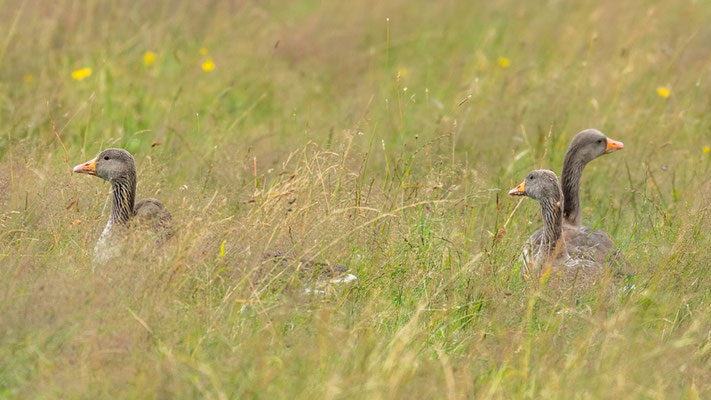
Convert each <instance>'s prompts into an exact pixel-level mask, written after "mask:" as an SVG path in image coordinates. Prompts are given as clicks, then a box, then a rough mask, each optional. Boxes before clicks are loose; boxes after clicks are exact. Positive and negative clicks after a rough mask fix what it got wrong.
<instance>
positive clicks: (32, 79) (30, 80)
mask: <svg viewBox="0 0 711 400" xmlns="http://www.w3.org/2000/svg"><path fill="white" fill-rule="evenodd" d="M25 83H26V84H28V85H31V84H33V83H35V76H34V75H32V74H25Z"/></svg>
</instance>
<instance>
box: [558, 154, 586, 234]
mask: <svg viewBox="0 0 711 400" xmlns="http://www.w3.org/2000/svg"><path fill="white" fill-rule="evenodd" d="M586 164H587V163H586V162H584V161H583V160H581V159H580V158H579V157H577V152H576V151H574V149H571V150H570V151H568V153H567V154H566V156H565V161H564V162H563V171H562V174H561V186H562V189H563V198H564V200H563V217H564V218H565V220H566V221H568V223H570V224H571V225H575V226H579V225H581V224H582V209H581V208H580V179H581V178H582V176H583V169H584V168H585V165H586Z"/></svg>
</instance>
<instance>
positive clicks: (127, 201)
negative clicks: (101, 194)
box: [109, 175, 136, 225]
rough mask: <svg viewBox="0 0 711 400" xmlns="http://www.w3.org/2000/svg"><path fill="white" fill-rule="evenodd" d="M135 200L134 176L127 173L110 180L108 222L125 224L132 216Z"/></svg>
mask: <svg viewBox="0 0 711 400" xmlns="http://www.w3.org/2000/svg"><path fill="white" fill-rule="evenodd" d="M135 201H136V177H135V175H129V176H126V177H121V178H118V179H115V180H112V181H111V203H112V204H111V217H110V218H109V224H111V225H125V224H127V223H128V221H129V220H130V219H131V217H132V216H133V208H134V204H135Z"/></svg>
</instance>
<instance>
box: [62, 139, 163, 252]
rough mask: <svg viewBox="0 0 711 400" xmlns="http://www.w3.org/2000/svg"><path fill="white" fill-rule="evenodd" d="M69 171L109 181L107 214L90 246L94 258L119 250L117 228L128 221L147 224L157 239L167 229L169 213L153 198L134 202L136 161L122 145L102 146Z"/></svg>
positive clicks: (128, 223) (122, 226) (124, 227)
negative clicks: (109, 202)
mask: <svg viewBox="0 0 711 400" xmlns="http://www.w3.org/2000/svg"><path fill="white" fill-rule="evenodd" d="M73 172H76V173H79V174H88V175H94V176H98V177H99V178H101V179H103V180H105V181H107V182H109V183H111V215H110V216H109V221H108V222H107V223H106V227H105V228H104V231H103V232H102V233H101V236H100V237H99V240H98V241H97V242H96V246H95V247H94V254H95V258H96V259H97V260H99V261H106V260H108V259H109V258H111V257H113V256H115V255H117V254H118V252H119V251H120V248H119V245H118V243H117V240H118V236H119V235H120V231H122V230H125V229H126V228H127V227H128V226H129V225H130V224H131V223H133V222H134V221H135V222H138V223H141V224H149V225H151V227H152V228H153V229H154V230H155V231H157V233H158V235H159V239H165V238H167V236H169V235H170V234H171V232H170V227H169V225H170V220H171V215H170V213H169V212H168V211H167V210H166V209H165V207H163V204H162V203H161V202H160V201H158V200H156V199H153V198H147V199H143V200H140V201H138V202H136V201H135V200H136V163H135V161H134V160H133V156H132V155H131V153H129V152H128V151H126V150H124V149H106V150H104V151H102V152H101V153H99V155H98V156H96V158H94V159H91V160H89V161H87V162H85V163H82V164H79V165H77V166H76V167H74V169H73Z"/></svg>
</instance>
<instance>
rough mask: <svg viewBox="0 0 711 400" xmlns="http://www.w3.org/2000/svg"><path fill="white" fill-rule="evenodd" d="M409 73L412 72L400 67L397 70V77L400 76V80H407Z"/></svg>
mask: <svg viewBox="0 0 711 400" xmlns="http://www.w3.org/2000/svg"><path fill="white" fill-rule="evenodd" d="M409 72H410V71H408V70H407V68H405V67H400V68H398V69H397V75H398V76H399V77H400V78H407V74H408V73H409Z"/></svg>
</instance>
